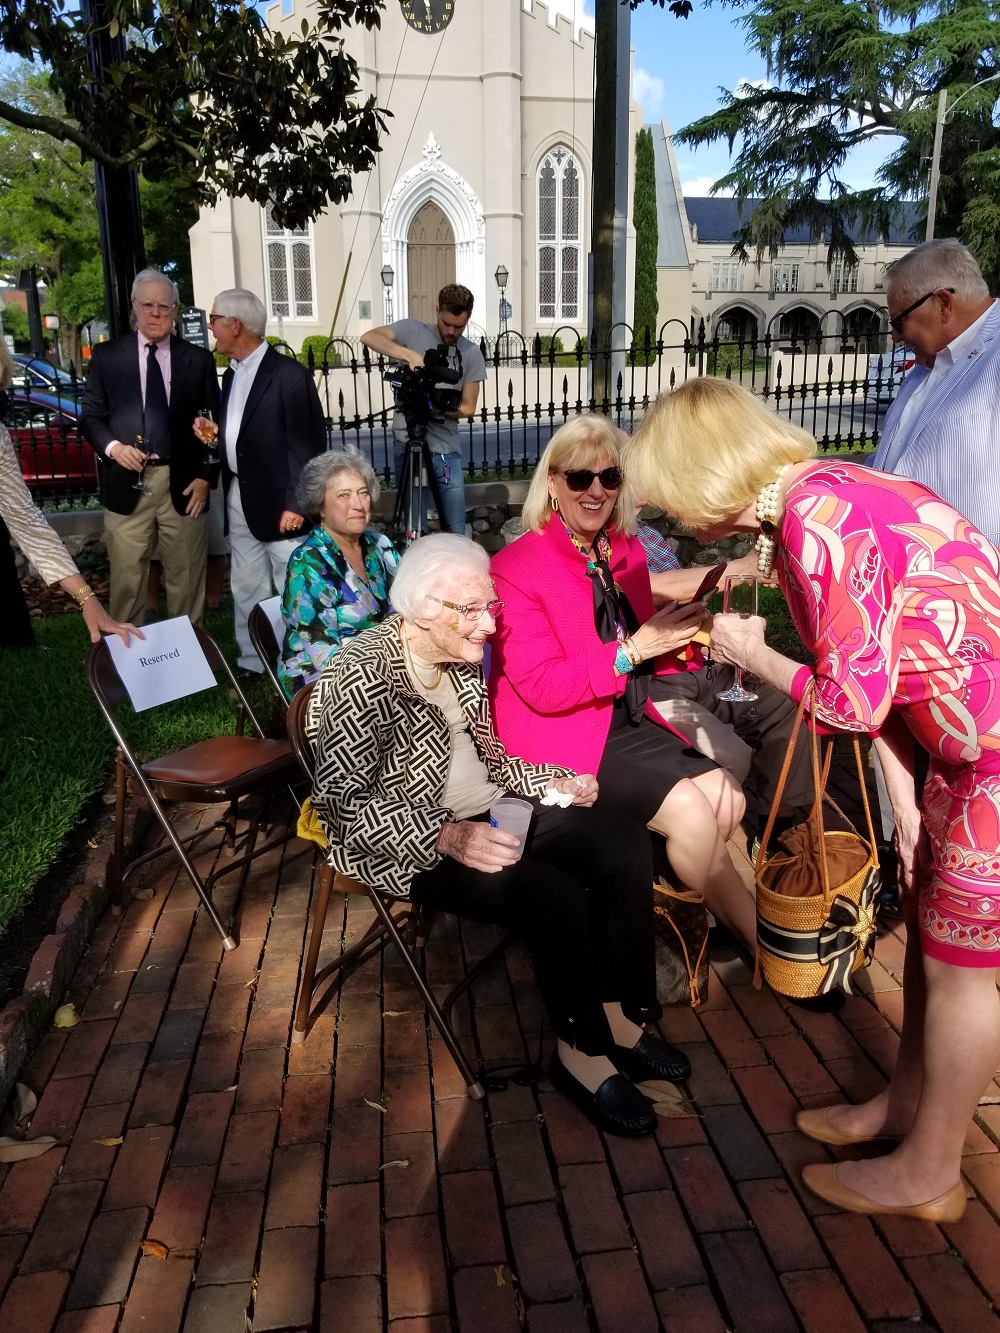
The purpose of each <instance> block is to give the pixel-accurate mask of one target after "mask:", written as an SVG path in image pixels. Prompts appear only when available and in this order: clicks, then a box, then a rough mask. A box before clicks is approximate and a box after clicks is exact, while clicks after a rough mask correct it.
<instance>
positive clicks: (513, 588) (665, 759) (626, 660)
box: [490, 416, 756, 947]
mask: <svg viewBox="0 0 1000 1333" xmlns="http://www.w3.org/2000/svg"><path fill="white" fill-rule="evenodd" d="M624 438H625V437H624V436H623V435H622V433H621V431H619V430H618V429H617V428H616V427H615V426H614V425H613V424H612V423H611V422H610V421H608V419H607V418H606V417H600V416H582V417H577V418H576V419H574V420H573V421H570V422H568V423H567V424H566V425H565V426H563V427H562V428H561V429H560V430H558V431H557V432H556V434H555V435H553V437H552V439H551V440H550V442H549V445H548V448H547V449H546V450H545V452H544V454H543V455H542V457H541V460H540V462H539V464H538V469H537V471H536V472H535V476H534V479H533V480H532V483H531V486H530V488H529V491H528V498H527V501H526V503H525V506H524V513H523V520H524V525H525V527H526V528H527V529H528V531H527V532H526V533H525V535H524V536H523V537H521V538H519V539H518V540H517V541H516V542H514V543H512V545H510V546H507V547H505V548H504V550H502V551H500V552H499V553H498V554H497V555H496V556H494V558H493V561H492V565H491V569H492V573H493V578H494V582H495V584H496V591H497V596H498V597H499V598H500V599H501V600H502V602H503V611H502V612H501V614H500V616H499V617H498V632H497V635H496V638H495V639H494V647H493V659H492V665H491V668H490V694H491V697H492V701H493V715H494V719H495V722H496V727H497V732H498V734H499V736H500V739H501V740H502V741H503V743H504V745H505V746H506V747H507V749H508V750H509V751H510V753H511V754H518V755H521V756H522V757H523V758H525V759H530V760H533V761H535V762H543V761H544V762H547V763H557V764H566V765H567V766H568V767H571V768H574V769H576V770H578V771H581V772H590V773H596V774H597V778H598V783H599V786H600V796H599V798H598V801H599V803H601V805H602V807H603V808H605V809H609V808H610V809H614V808H616V807H617V808H618V809H620V810H622V812H623V813H625V812H627V813H628V815H629V816H630V817H635V816H636V815H637V814H638V815H640V816H641V817H642V818H643V819H644V820H645V822H646V823H647V824H648V825H649V827H650V828H651V829H654V830H655V831H656V832H658V833H661V834H662V835H663V836H664V838H665V839H666V842H667V854H668V855H669V857H670V862H671V865H672V866H673V869H674V872H675V873H676V874H677V875H678V877H679V878H680V879H681V880H682V881H683V883H684V884H686V885H687V886H688V887H689V888H692V889H697V890H699V891H701V892H702V893H703V894H704V895H705V901H706V903H707V905H708V907H709V910H710V911H711V912H712V913H713V915H714V916H716V917H717V918H718V919H719V920H720V921H722V922H724V924H725V925H727V926H729V927H730V929H732V930H734V931H736V932H737V933H738V934H739V935H740V936H741V937H742V938H743V939H744V940H745V941H746V942H747V943H748V944H750V945H751V947H753V945H754V943H755V940H756V919H755V914H754V904H753V900H752V899H751V898H750V896H749V894H748V893H747V891H746V889H745V888H744V886H743V883H742V881H741V880H740V878H739V876H738V875H737V873H736V870H735V868H734V866H733V863H732V861H731V860H730V857H729V853H728V851H727V850H726V840H727V839H728V838H729V836H730V834H731V833H732V832H733V831H734V830H735V828H736V826H737V825H738V824H739V822H740V820H741V819H742V817H743V811H744V802H743V793H742V791H741V789H740V787H739V784H738V783H737V782H736V781H735V780H734V779H733V778H732V776H731V775H730V774H729V773H728V772H726V770H725V769H722V768H719V767H718V766H717V765H716V764H715V763H714V762H713V761H712V760H711V759H707V758H706V757H705V756H704V755H702V754H699V753H698V752H697V751H696V750H694V749H692V748H691V746H690V745H689V744H688V742H687V741H686V740H685V739H684V738H683V737H682V736H678V735H676V734H675V733H674V732H672V731H671V730H670V729H669V728H668V727H667V726H666V724H664V723H663V722H662V721H661V719H660V717H659V715H658V714H657V712H656V711H655V709H654V708H653V707H652V706H651V705H650V703H649V687H650V680H651V678H652V676H653V675H654V674H662V673H666V672H669V671H677V670H684V669H685V668H686V666H687V663H688V661H690V660H692V658H693V655H694V654H697V653H698V652H699V650H698V649H697V648H693V647H691V646H690V643H691V638H692V636H693V634H694V633H695V631H696V630H697V628H698V626H699V624H700V623H701V620H702V618H703V616H704V611H705V608H704V606H703V604H702V603H700V602H698V603H694V604H692V605H691V606H689V607H680V606H677V605H676V603H674V604H671V605H669V606H666V607H663V608H662V609H661V610H660V611H654V609H653V599H652V593H651V591H650V586H649V572H648V569H647V566H646V560H645V554H644V552H643V549H642V546H641V544H640V542H639V541H638V540H637V539H636V538H634V537H632V536H630V535H629V534H630V533H631V532H632V530H633V529H634V526H635V504H634V497H633V495H632V492H631V490H630V488H629V486H628V482H627V478H625V477H624V476H623V474H622V469H621V450H622V443H623V441H624Z"/></svg>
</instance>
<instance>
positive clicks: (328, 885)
mask: <svg viewBox="0 0 1000 1333" xmlns="http://www.w3.org/2000/svg"><path fill="white" fill-rule="evenodd" d="M332 889H333V867H332V866H330V865H328V864H327V863H326V861H322V862H321V863H320V868H319V879H318V883H317V886H316V906H315V908H314V909H313V923H312V931H311V932H310V935H309V948H308V951H307V952H306V961H305V966H304V967H303V969H302V982H301V984H300V986H299V998H298V1003H297V1004H296V1006H295V1022H294V1023H293V1025H292V1041H293V1043H294V1044H295V1045H299V1043H301V1042H303V1041H305V1039H306V1030H307V1028H308V1026H309V1005H310V1003H311V1001H312V993H313V981H314V979H315V976H316V963H317V961H318V959H319V946H320V943H321V941H322V939H323V930H324V928H325V926H326V914H327V911H328V910H329V907H330V892H331V890H332Z"/></svg>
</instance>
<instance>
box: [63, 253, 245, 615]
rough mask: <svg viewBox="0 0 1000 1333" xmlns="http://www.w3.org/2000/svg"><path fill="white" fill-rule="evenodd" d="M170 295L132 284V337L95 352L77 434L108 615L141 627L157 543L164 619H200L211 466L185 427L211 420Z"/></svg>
mask: <svg viewBox="0 0 1000 1333" xmlns="http://www.w3.org/2000/svg"><path fill="white" fill-rule="evenodd" d="M177 305H178V299H177V288H176V287H175V285H174V284H173V283H172V282H171V281H170V279H169V278H167V277H166V276H165V275H164V274H163V273H161V272H160V271H159V269H155V268H146V269H143V270H142V271H141V272H140V273H138V274H137V275H136V278H135V281H134V282H133V284H132V313H133V320H134V323H135V332H134V333H128V334H126V335H125V336H124V337H122V338H115V339H114V340H113V341H112V342H106V343H99V344H98V346H97V347H95V348H94V351H93V355H92V356H91V359H90V368H89V370H88V373H87V383H86V387H85V389H84V394H83V405H82V409H81V416H80V429H81V430H82V431H83V434H84V436H85V437H86V439H87V440H88V442H89V443H90V445H91V447H92V448H93V450H94V452H95V454H96V455H97V458H98V463H99V466H98V479H99V484H100V490H101V500H102V503H103V505H104V511H105V517H104V534H105V541H106V543H107V548H108V559H109V561H110V564H111V596H110V602H109V605H110V609H111V615H112V617H113V618H114V619H115V620H123V621H131V622H132V624H134V625H141V624H142V622H143V618H144V616H145V612H146V588H147V584H148V581H149V562H150V558H151V557H152V554H153V551H154V549H155V548H156V546H157V543H159V552H160V559H161V561H162V564H163V579H164V583H165V586H166V598H167V613H168V615H170V616H181V615H186V616H190V618H191V620H192V621H194V622H198V621H200V620H201V615H202V610H203V609H204V604H205V568H206V557H207V551H208V513H207V510H208V498H209V491H210V489H211V487H212V486H213V485H214V484H215V482H216V479H217V477H218V466H217V465H211V464H209V463H208V462H207V461H206V453H205V448H204V445H203V444H202V443H201V441H200V440H199V439H198V437H197V436H196V435H195V433H194V421H195V418H196V417H197V416H198V414H199V412H201V411H202V410H203V409H204V408H206V407H208V408H210V409H211V410H212V412H213V414H215V415H217V414H218V405H219V380H218V376H217V374H216V370H215V360H214V358H213V357H212V354H211V352H208V351H206V350H205V349H204V348H203V347H195V346H194V344H193V343H188V342H185V341H184V340H183V338H179V337H177V335H176V334H175V333H174V331H173V329H174V321H175V320H176V318H177Z"/></svg>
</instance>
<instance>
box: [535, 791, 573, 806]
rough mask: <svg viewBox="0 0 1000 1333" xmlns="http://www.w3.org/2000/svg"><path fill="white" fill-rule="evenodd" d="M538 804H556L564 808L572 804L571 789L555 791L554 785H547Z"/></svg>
mask: <svg viewBox="0 0 1000 1333" xmlns="http://www.w3.org/2000/svg"><path fill="white" fill-rule="evenodd" d="M538 804H539V805H558V806H561V807H562V808H563V809H564V810H565V809H566V807H567V806H570V805H572V804H573V793H572V792H571V791H556V789H555V787H549V788H547V789H546V792H545V795H544V796H543V797H542V798H541V800H540V801H539V802H538Z"/></svg>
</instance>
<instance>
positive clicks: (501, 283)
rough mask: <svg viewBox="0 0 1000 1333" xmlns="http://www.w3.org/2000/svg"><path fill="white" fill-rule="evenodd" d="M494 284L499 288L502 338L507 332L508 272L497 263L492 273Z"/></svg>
mask: <svg viewBox="0 0 1000 1333" xmlns="http://www.w3.org/2000/svg"><path fill="white" fill-rule="evenodd" d="M493 276H494V278H495V279H496V284H497V286H498V287H499V288H500V337H501V338H504V337H506V334H507V319H508V313H507V312H508V311H509V309H510V307H509V306H508V305H507V279H508V278H509V277H510V274H509V273H508V272H507V269H506V268H505V267H504V265H503V264H498V265H497V271H496V272H495V273H494V274H493Z"/></svg>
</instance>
